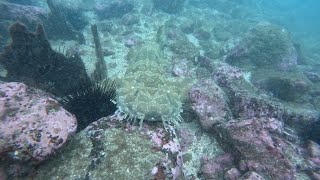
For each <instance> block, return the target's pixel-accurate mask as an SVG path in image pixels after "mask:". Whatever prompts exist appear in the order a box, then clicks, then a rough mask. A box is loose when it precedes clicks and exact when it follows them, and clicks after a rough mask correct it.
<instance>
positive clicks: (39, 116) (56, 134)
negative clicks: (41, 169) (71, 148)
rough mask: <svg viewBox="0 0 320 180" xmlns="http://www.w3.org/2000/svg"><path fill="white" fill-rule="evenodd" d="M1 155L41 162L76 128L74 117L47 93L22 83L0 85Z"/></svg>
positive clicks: (63, 142) (61, 144) (60, 145)
mask: <svg viewBox="0 0 320 180" xmlns="http://www.w3.org/2000/svg"><path fill="white" fill-rule="evenodd" d="M0 128H1V130H0V154H1V155H5V157H7V158H10V159H15V160H21V161H27V160H32V161H36V162H39V161H43V160H45V159H46V158H48V157H49V156H50V155H51V154H53V153H54V152H55V151H56V150H57V149H59V148H60V147H62V146H63V144H65V142H66V141H67V139H68V138H69V136H70V135H72V134H73V133H74V132H75V131H76V128H77V121H76V118H75V117H74V116H73V115H71V114H70V113H69V112H67V111H66V110H64V109H63V108H62V107H61V106H60V105H59V103H58V102H57V101H56V100H54V99H52V98H51V97H50V96H49V95H48V94H46V93H44V92H42V91H40V90H37V89H33V88H30V87H28V86H26V85H25V84H23V83H16V82H11V83H0Z"/></svg>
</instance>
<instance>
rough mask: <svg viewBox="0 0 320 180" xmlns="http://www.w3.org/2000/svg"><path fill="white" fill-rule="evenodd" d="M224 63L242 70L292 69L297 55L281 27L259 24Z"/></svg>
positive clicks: (288, 36) (296, 60)
mask: <svg viewBox="0 0 320 180" xmlns="http://www.w3.org/2000/svg"><path fill="white" fill-rule="evenodd" d="M226 61H227V62H228V63H230V64H232V65H236V66H239V67H243V68H249V69H252V68H254V67H256V68H273V69H277V70H290V69H294V68H295V67H296V65H297V63H298V53H297V51H296V49H295V47H294V45H293V43H292V41H291V38H290V35H289V33H288V32H287V31H286V30H285V29H284V28H282V27H279V26H276V25H273V24H270V23H259V24H258V25H256V26H255V27H254V28H252V29H251V30H250V31H249V32H248V33H247V34H246V35H245V37H244V38H243V39H242V40H241V41H240V42H239V43H238V44H237V45H236V46H235V47H234V48H233V50H232V51H231V52H230V53H229V54H228V55H227V58H226Z"/></svg>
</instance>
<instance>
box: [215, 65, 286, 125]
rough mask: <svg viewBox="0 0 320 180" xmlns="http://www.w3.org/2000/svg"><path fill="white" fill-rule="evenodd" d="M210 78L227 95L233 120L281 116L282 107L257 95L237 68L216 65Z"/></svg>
mask: <svg viewBox="0 0 320 180" xmlns="http://www.w3.org/2000/svg"><path fill="white" fill-rule="evenodd" d="M212 78H213V80H214V81H215V82H216V83H217V84H218V85H219V86H220V87H221V88H222V89H223V90H224V92H225V93H226V94H227V97H228V98H229V101H230V103H229V107H230V109H231V111H232V114H233V116H234V117H235V118H242V119H248V118H252V117H274V118H281V117H282V116H283V114H284V109H283V105H281V104H280V103H279V102H276V101H273V100H272V99H271V98H270V97H268V96H266V95H263V94H261V93H259V91H257V89H256V88H255V87H254V86H253V85H252V84H251V83H250V81H249V79H248V78H247V75H246V74H244V73H243V72H242V71H241V70H240V69H239V68H236V67H233V66H230V65H228V64H223V63H221V64H217V65H216V67H215V70H214V72H213V76H212Z"/></svg>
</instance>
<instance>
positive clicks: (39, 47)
mask: <svg viewBox="0 0 320 180" xmlns="http://www.w3.org/2000/svg"><path fill="white" fill-rule="evenodd" d="M10 36H11V38H12V43H11V44H9V45H8V46H7V47H6V49H5V51H4V52H3V53H2V54H1V56H0V63H1V64H3V66H4V68H5V69H6V70H7V71H8V75H7V77H6V78H5V79H4V80H6V81H22V82H25V83H27V84H29V85H33V86H36V87H40V88H42V89H45V90H47V91H48V92H50V93H53V94H55V95H66V94H67V92H68V90H69V89H70V88H71V87H74V86H75V85H77V84H79V82H80V81H81V80H83V79H85V80H86V79H88V76H87V74H86V70H85V66H84V64H83V62H82V60H81V58H80V57H79V56H77V55H75V56H72V57H65V56H64V55H63V54H61V53H57V52H55V51H54V50H52V48H51V46H50V43H49V41H48V39H47V37H46V34H45V31H44V28H43V26H42V25H39V26H38V27H37V30H36V32H34V33H32V32H29V31H28V29H27V27H26V26H25V25H24V24H22V23H19V22H18V23H15V24H13V25H12V26H11V27H10Z"/></svg>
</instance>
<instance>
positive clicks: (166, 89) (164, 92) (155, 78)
mask: <svg viewBox="0 0 320 180" xmlns="http://www.w3.org/2000/svg"><path fill="white" fill-rule="evenodd" d="M128 60H129V61H131V65H129V67H128V69H127V72H126V74H125V77H124V78H123V79H121V80H120V81H119V83H118V84H119V86H118V88H117V105H118V108H119V111H120V112H121V113H124V114H126V115H128V116H129V117H130V118H132V119H141V122H140V124H142V122H143V120H148V121H161V120H162V121H163V123H164V124H165V122H174V123H176V122H179V121H181V116H180V112H182V102H183V100H184V98H185V97H186V91H187V89H188V87H189V86H190V84H191V83H190V82H191V81H190V80H189V79H186V78H173V77H169V76H167V75H166V71H165V67H166V64H167V61H166V60H165V59H164V58H163V57H161V54H160V49H159V46H158V44H155V43H152V42H151V43H147V44H145V45H143V46H142V47H137V48H135V49H132V50H131V52H129V53H128Z"/></svg>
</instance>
